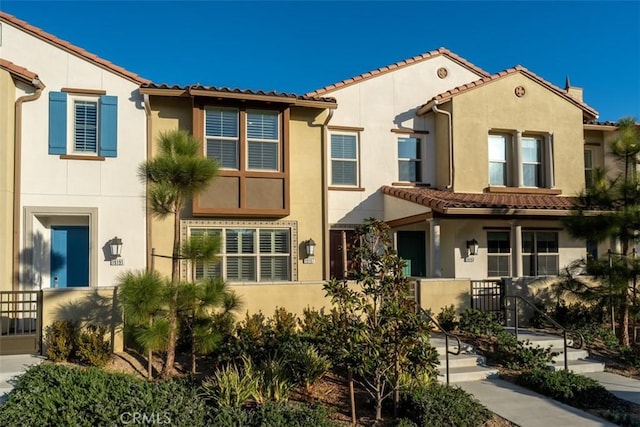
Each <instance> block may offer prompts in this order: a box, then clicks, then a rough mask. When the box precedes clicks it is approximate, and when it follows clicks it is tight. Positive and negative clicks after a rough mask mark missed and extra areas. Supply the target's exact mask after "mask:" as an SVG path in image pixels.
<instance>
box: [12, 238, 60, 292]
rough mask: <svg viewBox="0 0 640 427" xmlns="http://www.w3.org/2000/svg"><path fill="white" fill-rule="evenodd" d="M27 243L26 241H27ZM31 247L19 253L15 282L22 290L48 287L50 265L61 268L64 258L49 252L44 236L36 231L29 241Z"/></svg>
mask: <svg viewBox="0 0 640 427" xmlns="http://www.w3.org/2000/svg"><path fill="white" fill-rule="evenodd" d="M27 241H28V240H27ZM31 243H32V246H31V247H30V248H29V247H27V248H24V249H23V250H22V251H21V252H20V267H21V268H20V270H21V272H22V273H20V272H16V277H15V278H14V279H15V282H16V283H20V284H21V285H22V288H21V289H22V290H26V291H30V290H38V289H42V287H43V286H44V287H49V283H46V281H47V279H48V278H49V272H50V271H51V264H52V263H53V264H54V265H59V266H62V265H64V263H66V262H67V260H66V258H65V257H63V256H61V255H59V254H58V253H52V252H51V246H50V244H49V242H48V240H46V239H45V237H44V235H43V234H42V233H41V232H39V231H37V232H35V233H33V235H32V239H31Z"/></svg>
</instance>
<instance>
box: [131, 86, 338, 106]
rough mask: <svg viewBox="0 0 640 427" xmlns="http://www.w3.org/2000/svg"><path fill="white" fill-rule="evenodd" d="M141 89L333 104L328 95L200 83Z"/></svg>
mask: <svg viewBox="0 0 640 427" xmlns="http://www.w3.org/2000/svg"><path fill="white" fill-rule="evenodd" d="M140 88H142V89H170V90H180V91H184V92H189V91H190V90H204V91H208V92H212V93H214V92H217V93H221V94H225V93H229V94H234V93H235V94H241V95H259V96H267V97H274V98H289V99H291V100H300V101H317V102H326V103H331V104H335V103H336V100H335V98H330V97H321V96H311V95H297V94H295V93H289V92H276V91H274V90H272V91H263V90H250V89H237V88H228V87H218V86H204V85H201V84H199V83H198V84H195V85H186V86H179V85H168V84H166V83H162V84H156V83H143V84H142V85H140Z"/></svg>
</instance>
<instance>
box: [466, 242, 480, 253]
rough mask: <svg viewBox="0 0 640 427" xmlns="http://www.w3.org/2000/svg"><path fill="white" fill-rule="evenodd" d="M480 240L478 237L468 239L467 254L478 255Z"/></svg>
mask: <svg viewBox="0 0 640 427" xmlns="http://www.w3.org/2000/svg"><path fill="white" fill-rule="evenodd" d="M478 246H479V245H478V241H477V240H476V239H471V240H467V254H468V255H467V256H475V255H478Z"/></svg>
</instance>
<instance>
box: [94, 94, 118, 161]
mask: <svg viewBox="0 0 640 427" xmlns="http://www.w3.org/2000/svg"><path fill="white" fill-rule="evenodd" d="M99 126H100V138H99V142H98V143H99V144H100V155H101V156H104V157H116V156H117V155H118V97H117V96H107V95H103V96H101V97H100V122H99Z"/></svg>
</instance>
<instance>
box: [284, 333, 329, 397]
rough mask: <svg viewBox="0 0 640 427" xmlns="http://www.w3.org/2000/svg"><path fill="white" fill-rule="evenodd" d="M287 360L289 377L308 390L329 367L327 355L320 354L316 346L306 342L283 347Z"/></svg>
mask: <svg viewBox="0 0 640 427" xmlns="http://www.w3.org/2000/svg"><path fill="white" fill-rule="evenodd" d="M284 356H285V358H286V360H287V361H288V366H289V371H290V377H291V378H292V379H293V381H295V382H296V383H297V384H300V385H303V386H304V387H305V389H306V390H307V391H308V390H309V389H310V388H311V386H312V385H313V384H314V383H315V382H316V381H318V380H320V378H322V377H323V376H324V375H325V374H326V373H327V372H328V371H329V369H330V368H331V362H330V361H329V358H328V357H327V356H323V355H321V354H320V353H319V352H318V350H317V349H316V347H315V346H314V345H313V344H311V343H308V342H304V341H303V342H299V343H295V344H291V345H288V346H287V347H285V349H284Z"/></svg>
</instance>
